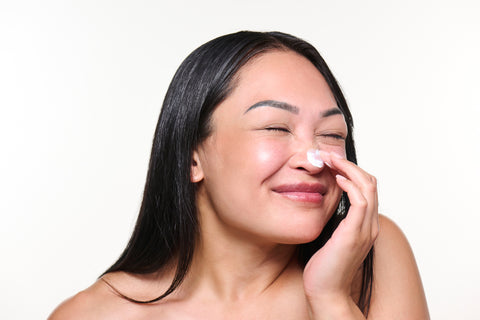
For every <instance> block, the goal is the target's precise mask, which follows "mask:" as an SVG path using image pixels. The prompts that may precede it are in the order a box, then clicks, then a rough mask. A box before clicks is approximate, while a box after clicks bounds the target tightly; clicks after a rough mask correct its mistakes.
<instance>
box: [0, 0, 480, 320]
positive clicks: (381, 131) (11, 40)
mask: <svg viewBox="0 0 480 320" xmlns="http://www.w3.org/2000/svg"><path fill="white" fill-rule="evenodd" d="M173 2H174V1H169V2H168V4H166V3H164V2H162V1H103V0H102V1H80V0H79V1H54V0H43V1H2V2H1V4H0V107H1V113H0V143H1V144H0V152H1V157H0V214H1V220H0V254H1V256H0V257H1V258H0V261H1V262H0V283H1V285H0V287H1V290H0V304H1V308H0V310H1V311H0V313H1V314H0V317H1V318H2V319H44V318H46V317H47V315H48V314H49V313H50V312H51V311H52V310H53V308H54V307H55V306H56V305H57V304H59V303H60V302H61V301H62V300H64V299H65V298H67V297H68V296H70V295H73V294H75V293H76V292H78V291H79V290H82V289H83V288H85V287H87V286H89V285H90V284H91V283H93V282H94V281H95V279H96V277H97V276H99V275H100V274H101V273H102V271H104V270H105V269H106V268H107V267H108V266H109V265H110V264H111V263H113V262H114V261H115V259H116V258H117V257H118V255H119V254H120V252H121V251H122V249H123V248H124V246H125V244H126V242H127V240H128V237H129V235H130V232H131V230H132V227H133V224H134V221H135V218H136V215H137V212H138V209H139V206H140V199H141V193H142V188H143V183H144V179H145V175H146V170H147V163H148V158H149V151H150V145H151V140H152V137H153V131H154V128H155V124H156V120H157V117H158V114H159V111H160V106H161V103H162V100H163V96H164V94H165V91H166V88H167V85H168V83H169V82H170V79H171V77H172V76H173V73H174V71H175V70H176V68H177V67H178V66H179V64H180V62H181V61H182V60H183V59H184V58H185V57H186V56H187V54H188V53H190V52H191V51H192V50H193V49H195V48H196V47H198V46H199V45H201V44H202V43H204V42H206V41H208V40H210V39H212V38H213V37H216V36H219V35H222V34H225V33H230V32H234V31H238V30H241V29H250V30H260V31H269V30H280V31H284V32H288V33H292V34H294V35H296V36H299V37H302V38H304V39H306V40H308V41H309V42H311V43H312V44H313V45H314V46H316V47H317V49H318V50H319V51H320V52H321V53H322V55H323V56H324V58H325V59H326V61H327V62H328V63H329V65H330V67H331V69H332V70H333V72H334V74H335V75H336V76H337V79H338V80H339V82H340V84H341V86H342V87H343V89H344V91H345V94H346V97H347V99H348V101H349V103H350V107H351V110H352V112H353V114H354V119H355V124H356V140H357V148H358V155H359V163H360V165H361V166H363V167H364V168H365V169H367V170H368V171H370V172H372V173H373V174H375V175H376V176H377V178H378V180H379V188H380V199H381V203H380V207H381V212H383V213H385V214H386V215H388V216H390V217H391V218H392V219H393V220H395V221H396V222H397V223H398V224H399V225H400V226H401V228H402V229H403V230H404V232H405V234H406V235H407V237H408V238H409V240H410V242H411V245H412V247H413V250H414V252H415V255H416V258H417V262H418V266H419V269H420V272H421V275H422V278H423V282H424V286H425V291H426V294H427V299H428V303H429V308H430V313H431V316H432V318H433V319H478V318H479V316H480V309H479V302H478V300H479V298H480V289H479V286H480V281H479V280H480V272H479V270H480V259H479V248H478V247H479V244H480V232H479V225H480V218H479V214H480V211H479V209H478V199H479V197H480V194H479V192H478V182H479V180H480V170H479V168H478V164H479V163H480V150H479V149H480V148H479V142H478V141H479V139H480V129H479V126H478V122H479V121H478V120H479V117H480V105H479V104H480V103H479V99H478V95H479V85H480V79H479V75H480V62H479V59H480V40H479V39H480V19H479V16H480V5H479V4H478V2H477V1H473V0H472V1H463V0H460V1H458V0H456V1H422V0H421V1H384V0H371V1H312V2H308V1H286V2H285V3H283V2H281V1H278V0H276V1H255V0H248V1H245V0H244V1H235V2H233V1H232V2H231V3H228V2H227V1H181V0H180V1H175V4H173Z"/></svg>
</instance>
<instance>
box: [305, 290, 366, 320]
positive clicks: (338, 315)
mask: <svg viewBox="0 0 480 320" xmlns="http://www.w3.org/2000/svg"><path fill="white" fill-rule="evenodd" d="M307 301H308V313H309V315H310V319H311V320H335V319H342V320H350V319H351V320H357V319H365V316H364V315H363V313H362V312H361V311H360V309H359V308H358V306H357V305H356V303H355V302H354V301H353V300H352V298H351V297H349V296H348V297H344V296H323V297H315V298H313V297H308V298H307Z"/></svg>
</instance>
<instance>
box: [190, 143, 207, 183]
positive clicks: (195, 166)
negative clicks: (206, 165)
mask: <svg viewBox="0 0 480 320" xmlns="http://www.w3.org/2000/svg"><path fill="white" fill-rule="evenodd" d="M203 178H204V174H203V169H202V164H201V163H200V157H199V155H198V151H197V150H194V151H193V155H192V164H191V167H190V181H191V182H193V183H197V182H200V181H202V180H203Z"/></svg>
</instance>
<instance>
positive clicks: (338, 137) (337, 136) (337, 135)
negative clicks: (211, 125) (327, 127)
mask: <svg viewBox="0 0 480 320" xmlns="http://www.w3.org/2000/svg"><path fill="white" fill-rule="evenodd" d="M320 136H321V137H325V138H331V139H336V140H345V137H344V136H342V135H339V134H334V133H329V134H321V135H320Z"/></svg>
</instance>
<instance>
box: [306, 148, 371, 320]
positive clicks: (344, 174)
mask: <svg viewBox="0 0 480 320" xmlns="http://www.w3.org/2000/svg"><path fill="white" fill-rule="evenodd" d="M320 156H321V157H322V159H323V160H324V162H325V163H326V164H327V165H328V166H329V167H330V168H331V170H332V171H334V172H338V175H337V176H336V179H337V183H338V185H339V186H340V188H341V189H342V190H344V191H345V192H346V193H347V194H348V197H349V199H350V203H351V206H350V209H349V211H348V215H347V217H346V218H345V219H344V220H343V221H342V222H341V223H340V224H339V225H338V228H337V229H336V230H335V232H334V233H333V235H332V237H331V238H330V240H328V241H327V243H326V244H325V245H324V246H323V247H322V248H321V249H320V250H319V251H317V252H316V253H315V254H314V255H313V256H312V258H311V259H310V261H309V262H308V263H307V265H306V267H305V270H304V273H303V281H304V289H305V294H306V296H307V299H308V302H309V307H310V313H311V315H312V319H324V318H325V319H337V318H338V319H364V317H363V314H362V313H361V312H360V310H359V309H358V307H357V306H356V304H355V303H354V301H353V300H352V298H351V296H350V295H351V288H352V283H353V280H354V278H355V275H356V273H357V271H358V270H359V268H360V267H361V265H362V263H363V260H364V259H365V257H366V255H367V254H368V252H369V250H370V249H371V247H372V245H373V242H374V241H375V239H376V237H377V235H378V232H379V224H378V199H377V186H376V179H375V177H373V176H371V175H370V174H368V173H367V172H365V171H364V170H362V169H360V168H359V167H358V166H357V165H355V164H354V163H352V162H350V161H348V160H346V159H345V158H343V157H341V156H339V155H336V154H334V153H327V152H321V153H320Z"/></svg>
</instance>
